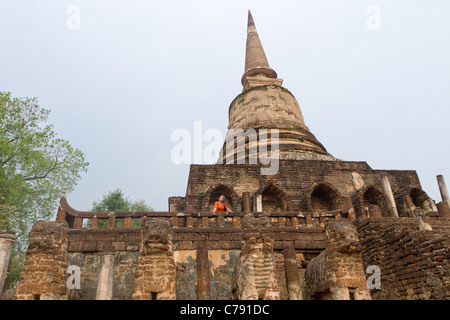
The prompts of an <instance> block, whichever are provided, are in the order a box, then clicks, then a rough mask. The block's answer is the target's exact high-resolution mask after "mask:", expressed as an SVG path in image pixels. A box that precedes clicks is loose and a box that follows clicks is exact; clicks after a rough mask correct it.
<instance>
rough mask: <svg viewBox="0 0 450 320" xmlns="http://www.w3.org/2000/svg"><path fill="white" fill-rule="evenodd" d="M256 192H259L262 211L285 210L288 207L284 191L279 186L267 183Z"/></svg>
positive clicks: (287, 209)
mask: <svg viewBox="0 0 450 320" xmlns="http://www.w3.org/2000/svg"><path fill="white" fill-rule="evenodd" d="M256 194H261V197H262V210H263V212H286V211H289V209H290V206H289V203H288V201H287V194H286V191H284V190H283V189H282V188H281V187H279V186H276V185H274V184H272V183H270V184H267V185H266V186H264V187H263V188H260V190H258V191H257V192H256Z"/></svg>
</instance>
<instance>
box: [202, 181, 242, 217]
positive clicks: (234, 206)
mask: <svg viewBox="0 0 450 320" xmlns="http://www.w3.org/2000/svg"><path fill="white" fill-rule="evenodd" d="M221 195H224V196H225V197H226V199H227V202H228V205H229V207H230V209H231V210H232V211H236V212H240V211H241V204H240V200H239V197H238V195H237V194H236V192H235V191H234V190H233V188H232V187H231V186H228V185H225V184H218V185H216V186H212V187H210V188H209V189H208V191H207V192H206V194H205V202H204V206H203V210H204V211H210V210H212V208H213V207H214V203H216V202H217V201H219V197H220V196H221Z"/></svg>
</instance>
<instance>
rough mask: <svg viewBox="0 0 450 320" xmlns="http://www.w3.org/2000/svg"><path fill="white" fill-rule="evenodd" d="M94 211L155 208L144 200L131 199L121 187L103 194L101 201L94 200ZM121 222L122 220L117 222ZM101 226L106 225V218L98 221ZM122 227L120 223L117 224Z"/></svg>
mask: <svg viewBox="0 0 450 320" xmlns="http://www.w3.org/2000/svg"><path fill="white" fill-rule="evenodd" d="M91 211H93V212H104V211H106V212H151V211H153V208H152V207H151V206H149V205H148V204H146V203H145V201H144V200H134V201H133V200H130V199H129V198H128V197H126V196H125V194H124V193H123V192H122V190H120V189H116V190H114V191H110V192H108V193H107V194H104V195H103V199H102V200H100V201H98V202H97V201H93V203H92V210H91ZM116 223H118V224H120V223H121V222H118V221H117V222H116ZM98 224H99V227H100V228H102V227H104V226H105V225H106V221H105V220H100V221H99V222H98ZM117 226H118V227H121V226H120V225H117ZM135 226H139V225H138V224H136V223H134V224H132V227H135Z"/></svg>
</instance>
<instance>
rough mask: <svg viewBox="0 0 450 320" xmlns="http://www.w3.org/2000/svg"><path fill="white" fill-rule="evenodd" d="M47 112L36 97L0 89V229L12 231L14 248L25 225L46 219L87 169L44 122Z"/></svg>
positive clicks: (19, 246)
mask: <svg viewBox="0 0 450 320" xmlns="http://www.w3.org/2000/svg"><path fill="white" fill-rule="evenodd" d="M49 114H50V110H47V109H44V108H41V107H40V106H39V104H38V101H37V99H36V98H13V97H11V93H9V92H0V229H7V230H12V231H15V232H16V236H17V241H16V250H18V251H19V252H24V249H25V247H26V243H27V234H28V231H29V229H30V228H31V226H32V225H33V224H34V223H35V222H36V221H37V220H39V219H50V218H51V217H52V216H53V215H54V214H55V213H56V210H57V207H58V199H59V198H60V197H62V196H65V195H67V194H68V193H69V192H71V191H72V190H73V188H74V186H75V185H76V183H77V182H78V180H79V179H80V178H81V173H82V172H86V171H87V166H88V163H87V162H86V161H85V156H84V154H83V153H82V152H81V151H80V150H79V149H75V148H73V147H72V146H71V145H70V143H69V142H68V141H66V140H63V139H60V138H58V137H57V134H56V133H55V131H54V129H53V126H52V125H50V124H47V123H46V122H47V121H48V117H49Z"/></svg>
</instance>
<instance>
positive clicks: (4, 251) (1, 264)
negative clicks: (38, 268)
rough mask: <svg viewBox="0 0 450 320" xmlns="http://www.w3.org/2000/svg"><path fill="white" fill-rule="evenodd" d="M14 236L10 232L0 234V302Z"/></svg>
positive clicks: (14, 239)
mask: <svg viewBox="0 0 450 320" xmlns="http://www.w3.org/2000/svg"><path fill="white" fill-rule="evenodd" d="M14 241H16V236H15V235H14V234H13V233H10V232H0V300H1V297H2V294H3V289H4V285H5V281H6V277H7V276H8V268H9V262H10V260H11V252H12V247H13V244H14Z"/></svg>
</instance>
